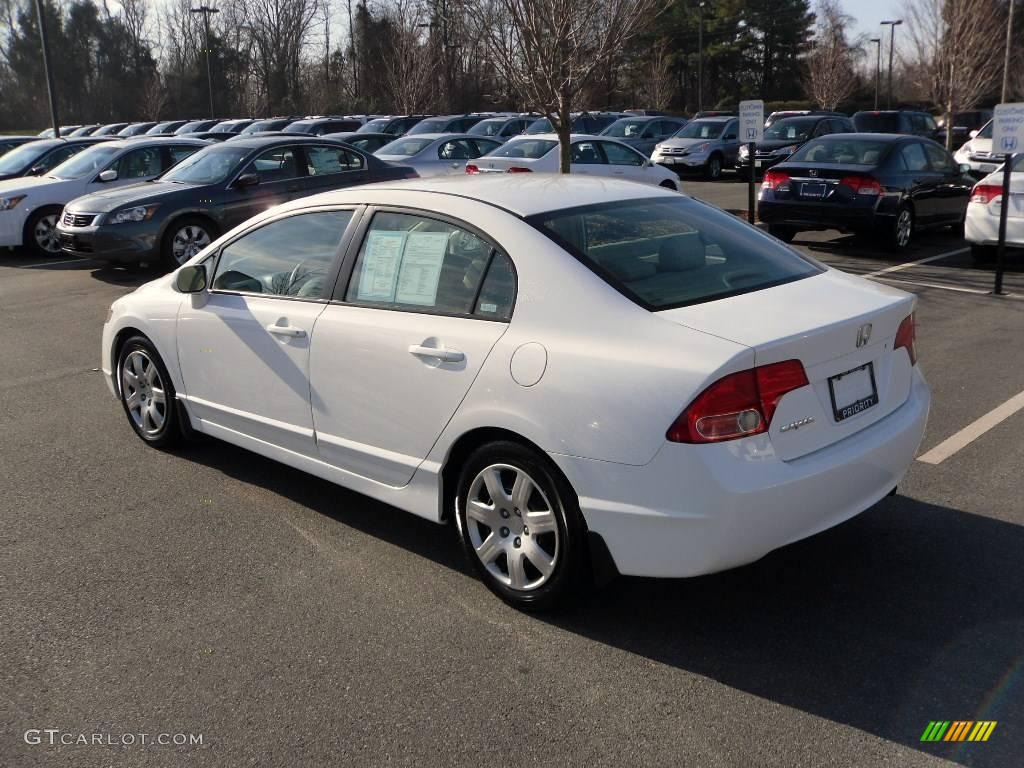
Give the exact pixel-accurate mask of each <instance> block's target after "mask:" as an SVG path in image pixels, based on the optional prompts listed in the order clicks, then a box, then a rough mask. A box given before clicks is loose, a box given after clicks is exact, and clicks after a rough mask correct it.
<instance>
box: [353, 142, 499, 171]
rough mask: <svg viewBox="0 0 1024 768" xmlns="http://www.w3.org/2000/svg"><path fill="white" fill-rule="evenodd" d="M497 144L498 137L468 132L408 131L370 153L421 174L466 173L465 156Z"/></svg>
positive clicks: (467, 157) (482, 151)
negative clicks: (485, 136) (492, 137)
mask: <svg viewBox="0 0 1024 768" xmlns="http://www.w3.org/2000/svg"><path fill="white" fill-rule="evenodd" d="M500 146H501V142H500V141H495V140H494V139H486V138H482V137H480V136H472V135H470V134H468V133H416V134H412V133H408V134H406V135H405V136H403V137H402V138H400V139H395V140H394V141H392V142H391V143H390V144H385V145H384V146H383V147H381V148H380V149H378V150H377V151H376V152H374V153H373V154H374V155H376V156H377V157H379V158H380V159H381V160H383V161H385V162H387V163H395V164H397V165H407V166H410V167H411V168H415V169H416V173H418V174H419V175H420V176H444V175H446V174H463V173H465V171H466V161H467V160H474V159H476V158H478V157H480V155H486V154H487V153H488V152H490V151H491V150H493V149H497V148H498V147H500Z"/></svg>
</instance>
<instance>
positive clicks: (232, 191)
mask: <svg viewBox="0 0 1024 768" xmlns="http://www.w3.org/2000/svg"><path fill="white" fill-rule="evenodd" d="M414 176H416V172H415V171H414V170H413V169H412V168H408V167H406V166H400V165H390V164H388V163H385V162H384V161H383V160H380V159H378V158H376V157H374V156H372V155H368V154H366V153H364V152H360V151H359V150H357V149H355V148H354V147H350V146H348V145H346V144H342V143H341V142H338V141H331V140H329V139H322V138H317V137H305V136H292V137H288V138H282V137H269V138H251V139H244V138H239V139H233V140H232V141H229V142H224V143H222V144H215V145H213V146H210V147H206V148H205V149H202V150H200V151H199V152H196V153H195V154H194V155H192V156H191V157H188V158H186V159H185V160H182V161H181V162H180V163H178V164H177V165H176V166H174V168H172V169H171V170H169V171H168V172H167V173H165V174H164V175H163V176H160V177H159V178H157V179H155V180H153V181H151V182H147V183H145V184H137V185H134V186H131V187H121V188H119V189H111V190H109V191H105V192H95V193H93V194H91V195H85V196H83V197H79V198H78V199H76V200H73V201H72V202H71V203H69V204H68V205H67V206H65V208H64V213H63V215H62V216H61V220H60V223H59V224H58V226H57V233H58V236H59V237H60V242H61V247H62V249H63V250H65V251H67V252H68V253H71V254H74V255H75V256H81V257H83V258H90V259H101V260H105V261H111V262H116V263H121V264H131V263H136V264H137V263H142V264H157V263H160V264H161V265H162V266H164V267H166V268H167V269H173V268H175V267H177V266H178V265H180V264H184V263H185V262H186V261H188V260H189V259H190V258H192V256H193V255H195V254H196V253H198V252H199V251H200V250H201V249H203V248H205V247H206V246H207V245H209V244H210V243H211V242H212V241H213V240H215V239H216V238H217V237H219V236H220V235H221V234H222V233H224V232H227V231H228V230H229V229H231V228H233V227H235V226H236V225H238V224H241V223H242V222H243V221H245V220H246V219H248V218H250V217H251V216H253V215H255V214H257V213H259V212H261V211H264V210H266V209H267V208H270V207H271V206H274V205H277V204H278V203H284V202H287V201H288V200H294V199H296V198H299V197H306V196H308V195H312V194H316V193H317V192H324V191H327V190H331V189H340V188H342V187H349V186H353V185H356V184H366V183H369V182H372V181H391V180H395V179H404V178H411V177H414Z"/></svg>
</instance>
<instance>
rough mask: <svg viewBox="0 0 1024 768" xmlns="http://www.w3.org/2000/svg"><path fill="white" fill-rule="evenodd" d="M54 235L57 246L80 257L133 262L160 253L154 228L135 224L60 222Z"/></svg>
mask: <svg viewBox="0 0 1024 768" xmlns="http://www.w3.org/2000/svg"><path fill="white" fill-rule="evenodd" d="M57 235H58V237H60V244H61V250H63V251H64V252H66V253H70V254H73V255H75V256H79V257H81V258H86V259H98V260H101V261H111V262H116V263H120V264H134V263H137V262H140V261H155V260H156V259H158V258H159V256H160V248H159V242H158V235H157V233H156V231H155V230H154V228H152V227H145V226H142V225H139V224H118V225H116V226H103V225H100V226H95V227H75V228H72V227H65V226H64V225H63V224H61V225H58V227H57Z"/></svg>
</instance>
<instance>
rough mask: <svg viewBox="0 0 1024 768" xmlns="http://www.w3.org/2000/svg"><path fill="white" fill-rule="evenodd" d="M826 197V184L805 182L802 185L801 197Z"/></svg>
mask: <svg viewBox="0 0 1024 768" xmlns="http://www.w3.org/2000/svg"><path fill="white" fill-rule="evenodd" d="M824 196H825V183H824V182H821V181H819V182H807V181H805V182H804V183H803V184H801V185H800V197H816V198H818V197H824Z"/></svg>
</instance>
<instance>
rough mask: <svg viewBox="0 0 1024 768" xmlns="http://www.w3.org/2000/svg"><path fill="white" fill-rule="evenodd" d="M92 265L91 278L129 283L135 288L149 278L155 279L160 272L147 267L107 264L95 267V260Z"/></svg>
mask: <svg viewBox="0 0 1024 768" xmlns="http://www.w3.org/2000/svg"><path fill="white" fill-rule="evenodd" d="M92 266H93V267H94V269H93V271H92V279H93V280H98V281H100V282H101V283H107V284H109V285H130V286H134V287H136V288H137V287H138V286H140V285H142V284H143V283H148V282H149V281H150V280H156V279H157V278H158V277H160V273H158V272H154V271H152V270H149V269H135V268H125V267H117V266H112V265H109V264H105V265H104V266H102V267H100V268H98V269H96V268H95V262H93V264H92Z"/></svg>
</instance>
